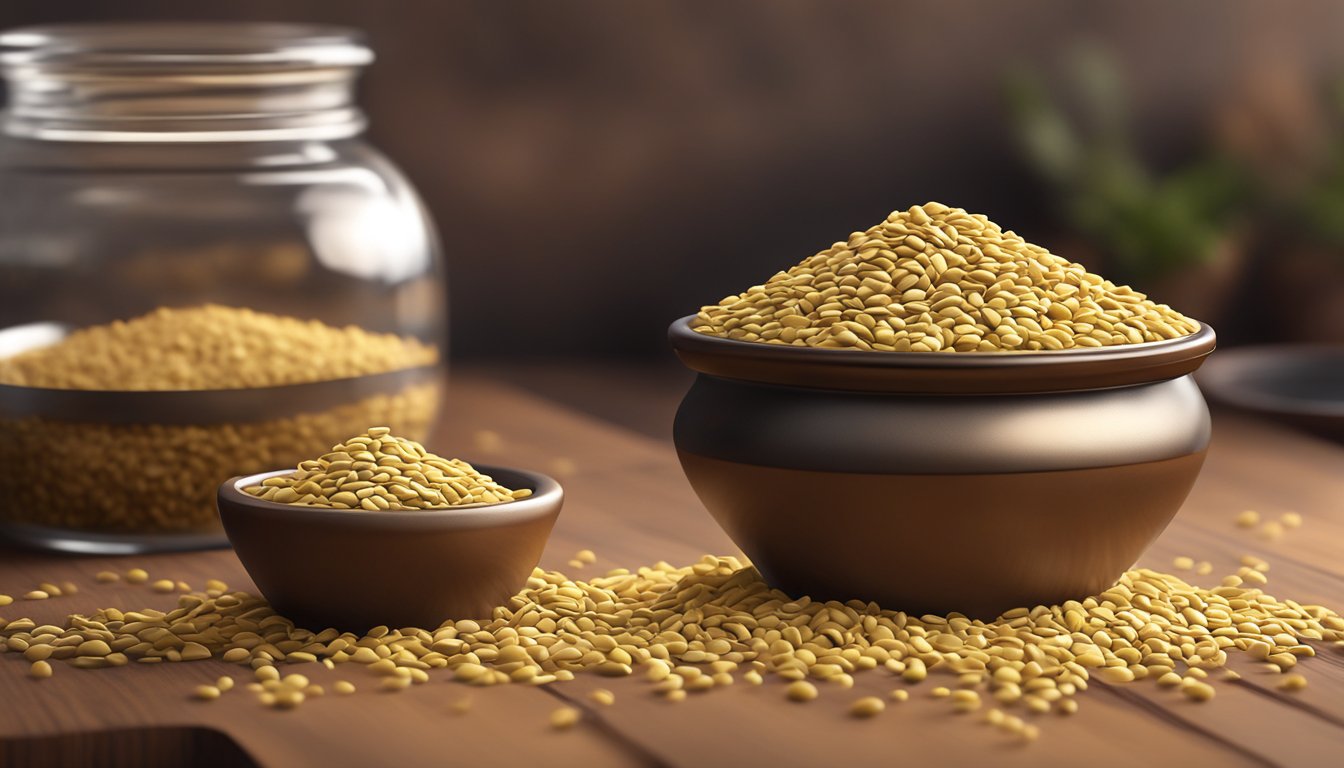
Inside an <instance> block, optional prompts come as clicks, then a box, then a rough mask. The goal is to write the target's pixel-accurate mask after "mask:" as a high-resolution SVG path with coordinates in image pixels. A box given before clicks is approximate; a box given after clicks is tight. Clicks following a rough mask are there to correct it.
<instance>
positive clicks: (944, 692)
mask: <svg viewBox="0 0 1344 768" xmlns="http://www.w3.org/2000/svg"><path fill="white" fill-rule="evenodd" d="M929 694H930V695H931V696H933V697H934V698H935V699H943V698H947V697H948V696H951V695H952V691H950V690H948V689H947V688H946V687H945V686H941V685H940V686H938V687H937V688H934V689H933V690H931V691H929Z"/></svg>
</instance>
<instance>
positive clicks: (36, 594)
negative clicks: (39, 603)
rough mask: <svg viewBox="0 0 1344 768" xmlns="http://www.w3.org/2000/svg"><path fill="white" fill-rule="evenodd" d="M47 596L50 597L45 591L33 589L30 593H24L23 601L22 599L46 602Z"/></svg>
mask: <svg viewBox="0 0 1344 768" xmlns="http://www.w3.org/2000/svg"><path fill="white" fill-rule="evenodd" d="M49 596H50V595H48V593H47V592H46V590H42V589H34V590H32V591H30V592H27V593H25V594H24V596H23V599H24V600H46V599H47V598H48V597H49Z"/></svg>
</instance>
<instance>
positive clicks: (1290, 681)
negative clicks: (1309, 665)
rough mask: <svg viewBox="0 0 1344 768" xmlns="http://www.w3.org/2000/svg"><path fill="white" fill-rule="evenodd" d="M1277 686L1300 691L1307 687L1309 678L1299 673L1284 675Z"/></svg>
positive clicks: (1285, 689)
mask: <svg viewBox="0 0 1344 768" xmlns="http://www.w3.org/2000/svg"><path fill="white" fill-rule="evenodd" d="M1277 687H1278V688H1279V689H1281V690H1284V691H1300V690H1302V689H1303V688H1306V687H1307V678H1305V677H1303V676H1301V675H1299V674H1291V675H1284V677H1283V679H1282V680H1280V681H1279V684H1278V686H1277Z"/></svg>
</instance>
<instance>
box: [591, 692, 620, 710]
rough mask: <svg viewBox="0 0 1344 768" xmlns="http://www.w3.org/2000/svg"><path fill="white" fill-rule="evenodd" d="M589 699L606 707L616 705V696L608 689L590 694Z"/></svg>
mask: <svg viewBox="0 0 1344 768" xmlns="http://www.w3.org/2000/svg"><path fill="white" fill-rule="evenodd" d="M588 698H590V699H592V700H593V701H595V702H597V703H598V704H601V705H603V706H605V707H609V706H611V705H612V704H615V703H616V694H614V693H612V692H611V691H609V690H607V689H606V688H598V689H597V690H595V691H593V692H592V693H590V694H588Z"/></svg>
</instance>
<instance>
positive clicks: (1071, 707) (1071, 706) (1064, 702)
mask: <svg viewBox="0 0 1344 768" xmlns="http://www.w3.org/2000/svg"><path fill="white" fill-rule="evenodd" d="M1055 708H1056V709H1057V710H1058V711H1059V714H1061V715H1072V714H1074V713H1075V712H1077V711H1078V700H1077V699H1061V700H1060V702H1059V704H1057V705H1055Z"/></svg>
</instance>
